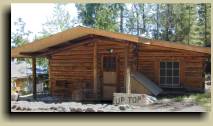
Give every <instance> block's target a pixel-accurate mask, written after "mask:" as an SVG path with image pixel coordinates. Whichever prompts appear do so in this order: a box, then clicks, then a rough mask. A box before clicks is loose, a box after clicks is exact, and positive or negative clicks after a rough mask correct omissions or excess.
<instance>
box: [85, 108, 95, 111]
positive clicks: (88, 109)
mask: <svg viewBox="0 0 213 126" xmlns="http://www.w3.org/2000/svg"><path fill="white" fill-rule="evenodd" d="M85 112H95V110H94V109H93V108H87V109H86V110H85Z"/></svg>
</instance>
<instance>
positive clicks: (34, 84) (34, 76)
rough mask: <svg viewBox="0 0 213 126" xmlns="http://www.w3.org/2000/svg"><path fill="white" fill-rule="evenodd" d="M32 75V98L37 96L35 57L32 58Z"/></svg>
mask: <svg viewBox="0 0 213 126" xmlns="http://www.w3.org/2000/svg"><path fill="white" fill-rule="evenodd" d="M32 76H33V98H34V99H36V98H37V94H36V93H37V92H36V58H35V57H33V58H32Z"/></svg>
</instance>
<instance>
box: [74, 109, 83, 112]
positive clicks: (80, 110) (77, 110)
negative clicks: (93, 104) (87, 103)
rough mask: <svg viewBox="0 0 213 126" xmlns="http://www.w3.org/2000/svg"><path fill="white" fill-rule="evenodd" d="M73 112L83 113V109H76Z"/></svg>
mask: <svg viewBox="0 0 213 126" xmlns="http://www.w3.org/2000/svg"><path fill="white" fill-rule="evenodd" d="M75 112H83V109H82V108H77V109H76V110H75Z"/></svg>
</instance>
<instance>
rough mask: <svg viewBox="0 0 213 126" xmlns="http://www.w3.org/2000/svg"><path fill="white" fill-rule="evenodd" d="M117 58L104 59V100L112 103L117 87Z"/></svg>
mask: <svg viewBox="0 0 213 126" xmlns="http://www.w3.org/2000/svg"><path fill="white" fill-rule="evenodd" d="M117 65H118V64H117V57H116V56H110V55H107V56H103V57H102V76H103V78H102V100H104V101H111V100H112V99H113V93H115V92H116V85H117V80H118V79H117Z"/></svg>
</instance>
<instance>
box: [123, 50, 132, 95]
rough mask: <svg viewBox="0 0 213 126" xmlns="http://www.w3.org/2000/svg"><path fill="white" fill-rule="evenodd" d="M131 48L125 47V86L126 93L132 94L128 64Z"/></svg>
mask: <svg viewBox="0 0 213 126" xmlns="http://www.w3.org/2000/svg"><path fill="white" fill-rule="evenodd" d="M128 52H129V46H127V47H125V53H124V57H125V70H124V71H125V79H124V80H125V86H126V93H131V85H130V67H129V63H128V55H129V53H128Z"/></svg>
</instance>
